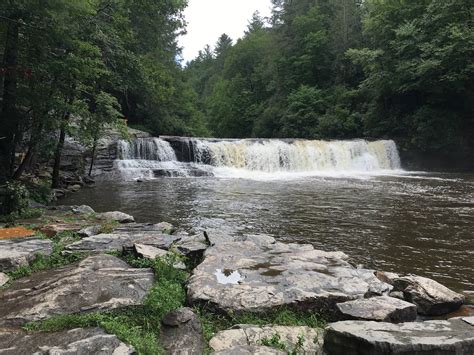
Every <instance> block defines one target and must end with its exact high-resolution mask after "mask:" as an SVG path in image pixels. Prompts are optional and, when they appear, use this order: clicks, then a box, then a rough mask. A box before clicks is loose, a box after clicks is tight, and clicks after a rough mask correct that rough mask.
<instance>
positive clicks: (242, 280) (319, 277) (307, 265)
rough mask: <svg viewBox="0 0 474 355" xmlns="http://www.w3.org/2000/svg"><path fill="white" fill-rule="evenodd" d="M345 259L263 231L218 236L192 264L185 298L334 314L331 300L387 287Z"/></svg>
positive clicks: (225, 306) (238, 307)
mask: <svg viewBox="0 0 474 355" xmlns="http://www.w3.org/2000/svg"><path fill="white" fill-rule="evenodd" d="M211 241H212V239H211ZM346 259H347V256H346V255H345V254H344V253H341V252H324V251H320V250H315V249H314V248H313V247H312V246H311V245H301V244H284V243H277V242H275V239H273V238H271V237H268V236H264V237H260V236H248V237H243V238H240V239H236V240H231V241H227V242H226V241H222V242H218V243H217V244H215V245H214V246H213V247H211V248H209V249H208V250H207V251H206V253H205V259H204V262H203V263H201V264H200V265H199V266H198V267H197V268H196V269H195V270H194V273H193V276H192V277H191V278H190V280H189V284H188V299H189V301H190V302H191V303H200V302H203V303H208V302H209V303H211V304H212V305H214V306H215V307H216V308H218V309H220V310H224V311H253V312H264V311H266V310H269V309H271V308H275V307H279V306H285V305H286V306H290V307H295V308H299V309H303V310H312V309H316V310H318V312H324V313H326V312H328V313H333V315H335V314H336V313H337V312H336V309H335V305H336V303H340V302H345V301H350V300H354V299H358V298H362V297H364V296H365V295H367V294H372V293H373V291H372V290H373V289H375V290H377V292H379V291H380V290H382V289H385V290H386V292H388V291H389V289H390V288H391V286H390V285H387V284H385V283H383V282H382V281H380V280H378V279H377V278H376V277H375V276H374V273H373V271H370V270H363V269H356V268H354V267H352V266H351V265H350V264H349V263H348V262H347V261H346Z"/></svg>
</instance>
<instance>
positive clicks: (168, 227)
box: [154, 222, 176, 234]
mask: <svg viewBox="0 0 474 355" xmlns="http://www.w3.org/2000/svg"><path fill="white" fill-rule="evenodd" d="M154 227H155V228H156V230H159V231H161V233H164V234H173V232H174V231H175V230H176V228H175V227H174V226H173V225H172V224H171V223H168V222H161V223H157V224H155V225H154Z"/></svg>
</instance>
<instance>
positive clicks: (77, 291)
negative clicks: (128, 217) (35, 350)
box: [0, 255, 154, 326]
mask: <svg viewBox="0 0 474 355" xmlns="http://www.w3.org/2000/svg"><path fill="white" fill-rule="evenodd" d="M153 280H154V275H153V272H152V270H150V269H135V268H132V267H130V266H129V265H128V264H126V263H125V262H124V261H122V260H120V259H118V258H116V257H113V256H110V255H97V256H92V257H89V258H87V259H84V260H83V261H81V262H79V263H75V264H72V265H69V266H65V267H62V268H59V269H54V270H47V271H40V272H38V273H35V274H33V275H31V276H29V277H25V278H22V279H19V280H16V281H14V282H13V283H12V284H11V286H10V288H8V289H7V290H6V291H5V292H3V293H2V294H0V326H16V325H21V324H24V323H25V322H28V321H38V320H42V319H46V318H49V317H52V316H55V315H64V314H73V313H80V312H92V311H106V310H111V309H115V308H120V307H124V306H131V305H137V304H140V303H141V302H142V301H143V299H144V298H145V296H146V294H147V291H148V290H149V289H150V288H151V287H152V285H153Z"/></svg>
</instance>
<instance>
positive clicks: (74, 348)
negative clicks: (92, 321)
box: [0, 328, 135, 355]
mask: <svg viewBox="0 0 474 355" xmlns="http://www.w3.org/2000/svg"><path fill="white" fill-rule="evenodd" d="M0 353H1V354H2V355H18V354H37V355H42V354H45V355H46V354H57V355H59V354H64V355H66V354H100V355H131V354H134V353H135V350H134V349H133V347H131V346H129V345H126V344H124V343H122V342H121V341H120V340H119V339H118V338H117V337H116V336H115V335H110V334H107V333H105V331H103V330H102V329H100V328H89V329H72V330H65V331H62V332H55V333H26V332H23V331H15V330H11V331H8V330H0Z"/></svg>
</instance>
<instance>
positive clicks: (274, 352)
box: [212, 345, 288, 355]
mask: <svg viewBox="0 0 474 355" xmlns="http://www.w3.org/2000/svg"><path fill="white" fill-rule="evenodd" d="M212 354H213V355H287V354H288V353H287V352H286V351H282V350H278V349H275V348H270V347H269V346H250V345H247V346H235V347H232V348H229V349H225V350H222V351H216V352H213V353H212Z"/></svg>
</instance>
